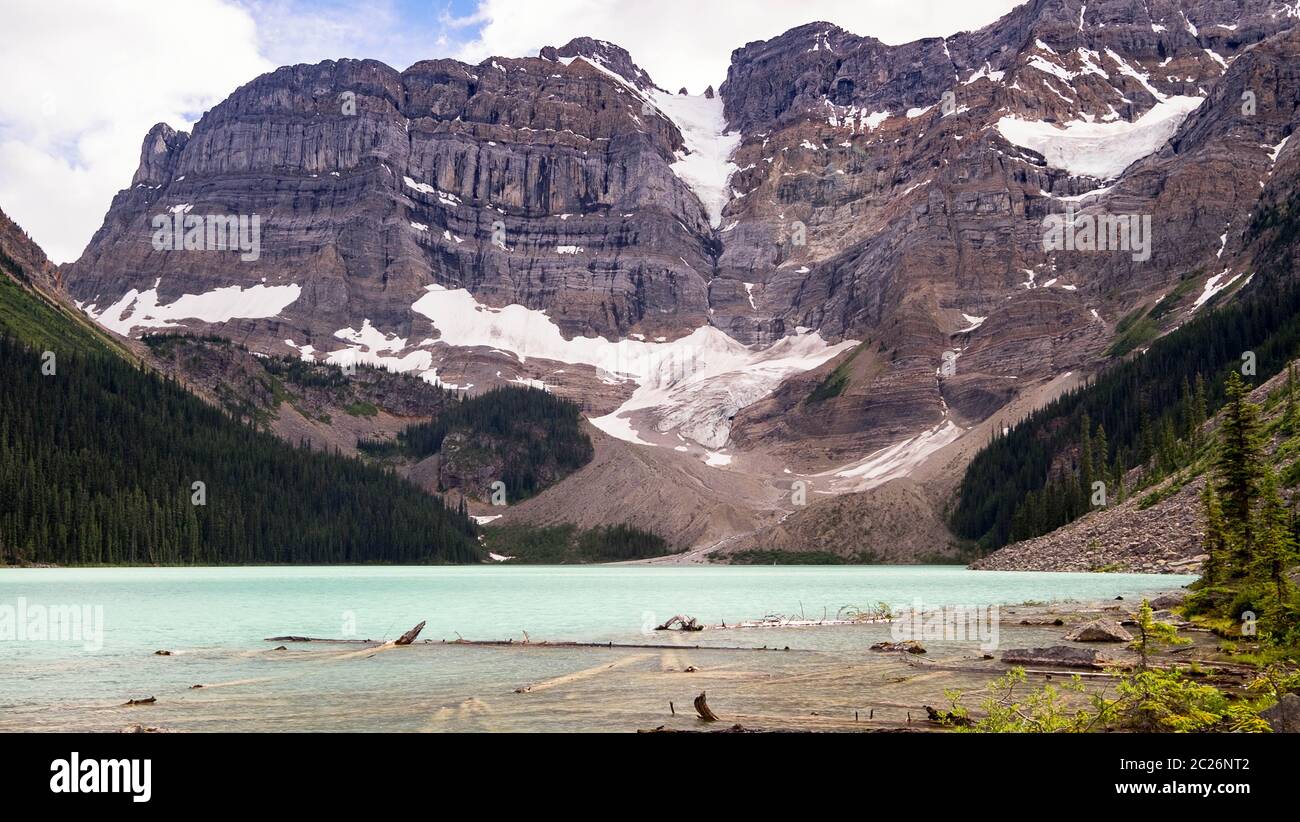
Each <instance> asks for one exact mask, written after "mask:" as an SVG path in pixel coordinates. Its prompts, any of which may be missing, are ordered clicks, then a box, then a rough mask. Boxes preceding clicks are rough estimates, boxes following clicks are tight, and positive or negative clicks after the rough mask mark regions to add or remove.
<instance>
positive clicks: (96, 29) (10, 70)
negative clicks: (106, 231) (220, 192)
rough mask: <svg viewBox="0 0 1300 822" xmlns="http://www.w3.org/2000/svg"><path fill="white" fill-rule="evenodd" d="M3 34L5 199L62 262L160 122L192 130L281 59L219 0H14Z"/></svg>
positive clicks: (1, 163)
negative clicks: (267, 54) (259, 44)
mask: <svg viewBox="0 0 1300 822" xmlns="http://www.w3.org/2000/svg"><path fill="white" fill-rule="evenodd" d="M0 31H4V33H5V37H4V39H5V45H4V48H3V49H0V77H4V78H5V84H6V89H5V93H4V94H3V95H0V208H3V209H4V210H5V211H6V213H8V214H9V215H10V216H11V217H13V218H14V219H15V220H16V221H17V222H18V223H19V224H20V225H22V226H23V228H25V229H26V230H27V232H28V233H29V234H31V235H32V237H33V238H34V239H35V240H36V241H37V242H38V243H40V244H41V246H42V247H43V248H44V249H45V251H46V253H48V254H49V255H50V257H51V259H53V260H55V261H56V262H64V261H68V260H72V259H75V258H76V257H77V256H78V255H80V254H81V250H82V248H83V247H84V246H85V244H86V242H88V241H89V239H90V236H91V235H92V234H93V233H94V232H95V230H96V229H98V228H99V226H100V224H101V223H102V222H103V219H104V213H105V212H106V211H107V210H108V206H109V203H110V202H111V200H112V197H113V195H114V194H115V193H116V192H117V191H118V190H119V189H121V188H125V187H126V186H127V185H128V184H129V183H130V181H131V174H132V173H133V172H134V170H135V167H136V165H137V163H138V161H139V158H140V144H141V142H142V141H143V139H144V135H145V132H147V131H148V130H149V128H150V126H152V125H153V124H154V123H157V122H167V123H170V124H171V125H172V126H174V127H177V128H188V127H189V126H190V124H191V123H192V122H193V121H194V120H195V119H197V117H198V116H199V115H200V114H202V112H203V111H204V110H205V109H207V108H209V107H211V106H212V105H214V104H216V103H217V102H220V101H221V100H222V99H223V98H224V97H225V96H226V95H228V94H230V92H231V91H233V90H234V89H235V88H236V87H237V86H239V85H240V84H242V83H245V82H247V81H249V80H251V79H252V78H254V77H256V76H257V75H258V74H260V73H262V72H264V71H267V70H269V69H271V68H273V66H272V65H271V64H270V63H269V62H268V61H267V60H265V59H263V58H262V57H261V56H260V55H259V54H258V53H257V49H256V30H255V27H254V23H253V20H252V18H251V17H250V16H249V15H248V13H247V12H245V11H243V10H241V9H239V8H237V7H235V6H232V5H230V4H228V3H223V2H220V0H187V2H185V3H174V4H166V5H163V6H159V5H157V4H155V3H152V2H125V3H104V2H101V0H16V1H15V0H5V2H4V3H3V7H2V9H0Z"/></svg>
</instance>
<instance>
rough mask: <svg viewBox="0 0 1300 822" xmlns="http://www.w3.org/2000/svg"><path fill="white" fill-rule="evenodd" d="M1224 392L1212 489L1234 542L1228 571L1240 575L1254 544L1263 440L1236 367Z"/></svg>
mask: <svg viewBox="0 0 1300 822" xmlns="http://www.w3.org/2000/svg"><path fill="white" fill-rule="evenodd" d="M1226 393H1227V403H1226V404H1225V405H1224V407H1223V424H1222V425H1221V426H1220V428H1219V451H1218V454H1217V455H1216V457H1215V462H1214V469H1215V476H1216V478H1217V480H1218V484H1217V486H1216V488H1215V490H1216V491H1217V492H1218V494H1219V496H1220V497H1221V498H1222V500H1223V515H1224V519H1225V523H1226V525H1227V528H1226V531H1227V533H1228V534H1230V535H1231V537H1232V542H1233V546H1234V551H1233V558H1232V568H1231V573H1232V575H1234V576H1239V575H1241V574H1243V573H1244V572H1245V569H1246V567H1247V565H1248V564H1249V561H1250V555H1251V552H1252V550H1253V548H1254V541H1255V540H1254V523H1253V521H1252V519H1253V518H1252V517H1251V510H1252V508H1253V507H1254V503H1255V500H1256V499H1257V498H1258V497H1259V489H1260V483H1261V481H1262V479H1263V474H1264V441H1263V434H1262V431H1261V427H1260V422H1259V406H1257V405H1255V404H1254V403H1251V402H1250V401H1249V398H1248V397H1249V395H1248V393H1247V389H1246V385H1245V384H1244V383H1243V382H1242V380H1241V376H1240V375H1238V374H1237V372H1236V371H1233V372H1232V373H1230V374H1229V375H1228V380H1227V385H1226Z"/></svg>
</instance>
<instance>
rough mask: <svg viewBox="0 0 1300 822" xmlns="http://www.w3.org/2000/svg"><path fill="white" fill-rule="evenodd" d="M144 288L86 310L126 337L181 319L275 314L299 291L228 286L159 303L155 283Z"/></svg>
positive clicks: (221, 319) (216, 319) (216, 320)
mask: <svg viewBox="0 0 1300 822" xmlns="http://www.w3.org/2000/svg"><path fill="white" fill-rule="evenodd" d="M161 282H162V280H161V279H159V280H157V281H155V282H154V286H153V288H150V289H149V290H147V291H143V292H142V291H137V290H136V289H134V288H133V289H131V290H130V291H128V292H126V294H124V295H123V296H122V298H121V299H120V300H118V301H117V302H116V303H114V304H113V305H110V306H109V307H108V308H105V309H104V310H103V311H100V312H98V313H95V310H94V309H95V306H93V305H92V306H89V307H88V308H87V309H86V313H87V314H88V315H89V316H90V317H91V318H92V319H93V320H95V322H97V323H99V324H100V325H102V326H104V327H105V328H108V329H111V330H113V331H116V332H117V333H119V334H121V335H122V336H124V337H129V336H130V335H131V332H132V330H134V329H136V328H171V327H174V326H176V325H179V323H180V321H181V320H199V321H201V322H206V323H224V322H229V321H230V320H234V319H241V320H258V319H265V318H268V317H274V316H276V315H277V314H279V313H280V312H281V311H283V310H284V309H285V308H287V307H288V306H289V305H290V304H291V303H293V301H294V300H296V299H298V297H299V295H300V294H302V288H301V287H300V286H298V285H296V284H295V285H261V284H258V285H255V286H253V287H251V288H247V289H246V288H244V287H242V286H238V285H230V286H226V287H224V288H217V289H213V290H212V291H208V292H206V293H203V294H182V295H181V296H180V297H179V298H178V299H177V300H176V301H175V302H173V303H169V304H167V305H159V304H158V285H159V284H160V283H161Z"/></svg>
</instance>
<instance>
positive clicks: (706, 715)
mask: <svg viewBox="0 0 1300 822" xmlns="http://www.w3.org/2000/svg"><path fill="white" fill-rule="evenodd" d="M695 712H696V713H697V714H699V715H700V719H703V720H704V721H705V722H717V721H718V715H717V714H715V713H714V712H713V711H712V709H710V708H709V702H708V700H707V699H705V698H704V692H703V691H701V692H700V695H699V696H697V697H695Z"/></svg>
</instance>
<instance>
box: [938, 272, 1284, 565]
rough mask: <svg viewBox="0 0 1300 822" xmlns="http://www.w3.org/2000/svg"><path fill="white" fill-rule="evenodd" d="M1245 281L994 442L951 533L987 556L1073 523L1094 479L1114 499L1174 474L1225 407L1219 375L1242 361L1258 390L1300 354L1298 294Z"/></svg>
mask: <svg viewBox="0 0 1300 822" xmlns="http://www.w3.org/2000/svg"><path fill="white" fill-rule="evenodd" d="M1256 279H1257V281H1256V283H1254V285H1253V286H1252V287H1251V289H1250V290H1249V291H1248V292H1246V293H1245V294H1244V295H1243V296H1242V298H1241V299H1240V300H1238V301H1235V302H1233V303H1230V304H1228V305H1226V306H1223V307H1221V308H1219V309H1217V310H1214V311H1211V312H1208V313H1206V314H1203V315H1201V316H1199V317H1197V318H1196V319H1194V320H1192V321H1190V322H1188V323H1187V324H1186V325H1184V326H1183V327H1181V328H1179V329H1178V330H1176V331H1174V332H1173V333H1171V334H1169V335H1167V336H1165V337H1163V338H1161V339H1159V340H1156V341H1155V342H1154V343H1152V344H1151V345H1150V347H1149V349H1148V350H1147V351H1146V352H1145V353H1143V354H1141V355H1139V356H1136V357H1135V358H1133V359H1130V360H1127V361H1124V362H1122V363H1119V364H1117V365H1115V366H1113V367H1112V368H1110V369H1109V370H1107V371H1105V372H1103V373H1102V374H1101V375H1100V376H1098V377H1097V378H1096V379H1094V380H1093V381H1092V382H1090V383H1089V384H1088V385H1087V386H1085V387H1083V388H1081V389H1079V390H1077V391H1074V392H1072V393H1070V394H1068V395H1066V396H1064V397H1061V398H1060V399H1058V400H1057V401H1055V402H1053V403H1052V404H1050V405H1048V406H1046V407H1045V408H1043V409H1041V410H1039V411H1038V412H1036V413H1034V414H1033V415H1031V416H1030V417H1029V418H1028V419H1026V420H1025V421H1024V422H1022V423H1021V424H1019V425H1017V426H1015V427H1014V428H1012V429H1011V430H1010V431H1009V432H1007V433H1005V434H1001V435H998V436H996V437H995V438H994V439H993V441H992V442H991V443H990V444H989V445H988V447H986V448H985V449H984V450H982V451H981V452H980V453H979V454H978V455H977V456H976V457H975V459H974V460H973V461H972V462H971V464H970V466H969V467H968V469H967V471H966V475H965V478H964V479H963V482H962V486H961V490H960V492H959V497H958V500H957V505H956V508H955V510H954V512H953V516H952V526H953V529H954V531H955V532H956V533H957V534H958V535H959V536H961V537H964V538H967V539H971V540H975V541H977V542H978V544H979V546H980V547H981V548H982V549H983V550H986V551H987V550H992V549H995V548H998V547H1000V546H1002V545H1005V544H1007V543H1009V542H1012V541H1016V540H1021V539H1028V538H1030V537H1034V536H1038V535H1040V534H1044V533H1047V532H1049V531H1052V530H1054V529H1056V528H1058V527H1060V526H1061V525H1064V524H1065V523H1067V522H1070V521H1072V520H1074V519H1076V518H1078V517H1080V516H1082V515H1083V514H1084V513H1086V512H1087V511H1088V510H1090V508H1091V505H1092V496H1093V493H1094V491H1093V483H1094V482H1098V481H1100V482H1104V483H1106V491H1107V495H1108V499H1109V500H1110V501H1113V500H1116V499H1119V498H1122V497H1123V496H1124V495H1125V494H1129V493H1132V492H1133V491H1134V490H1135V489H1137V488H1141V487H1146V486H1148V485H1150V484H1152V483H1154V482H1156V481H1158V480H1159V479H1161V478H1162V477H1164V476H1167V475H1168V474H1169V473H1171V472H1172V471H1175V470H1177V469H1178V468H1180V467H1182V466H1183V465H1185V464H1186V463H1187V461H1188V460H1189V459H1190V458H1191V457H1192V456H1193V454H1194V452H1195V446H1196V444H1197V429H1198V428H1199V427H1200V425H1201V423H1203V422H1204V421H1205V420H1206V419H1207V418H1208V417H1209V416H1211V415H1213V414H1214V413H1215V412H1216V411H1217V410H1218V409H1219V408H1220V407H1221V406H1222V404H1223V402H1224V389H1223V385H1224V377H1225V375H1227V374H1228V373H1229V372H1233V371H1240V370H1241V369H1242V368H1243V366H1246V365H1247V362H1248V361H1249V362H1250V363H1253V370H1254V373H1253V374H1249V375H1248V376H1247V379H1248V380H1250V381H1251V382H1253V383H1254V384H1259V383H1260V382H1262V381H1264V380H1267V379H1268V378H1269V377H1271V376H1273V375H1274V374H1277V373H1278V372H1279V371H1280V370H1281V369H1283V368H1284V367H1285V366H1286V364H1287V362H1288V361H1289V360H1290V359H1291V358H1293V357H1294V356H1295V354H1296V352H1297V351H1300V288H1297V287H1296V286H1295V285H1294V284H1292V283H1290V282H1289V281H1286V280H1283V279H1282V278H1279V277H1269V278H1267V279H1266V278H1263V277H1257V278H1256ZM1153 310H1154V309H1153ZM1247 352H1249V355H1250V356H1248V358H1247V359H1246V360H1243V355H1247ZM1248 370H1249V368H1248ZM1138 466H1145V470H1144V471H1143V472H1141V474H1140V476H1139V477H1138V478H1137V479H1136V484H1135V480H1134V479H1133V478H1130V479H1129V482H1128V484H1127V485H1126V484H1125V482H1123V481H1122V480H1123V478H1124V476H1125V475H1126V474H1127V473H1128V472H1129V471H1130V470H1131V469H1133V468H1136V467H1138Z"/></svg>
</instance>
